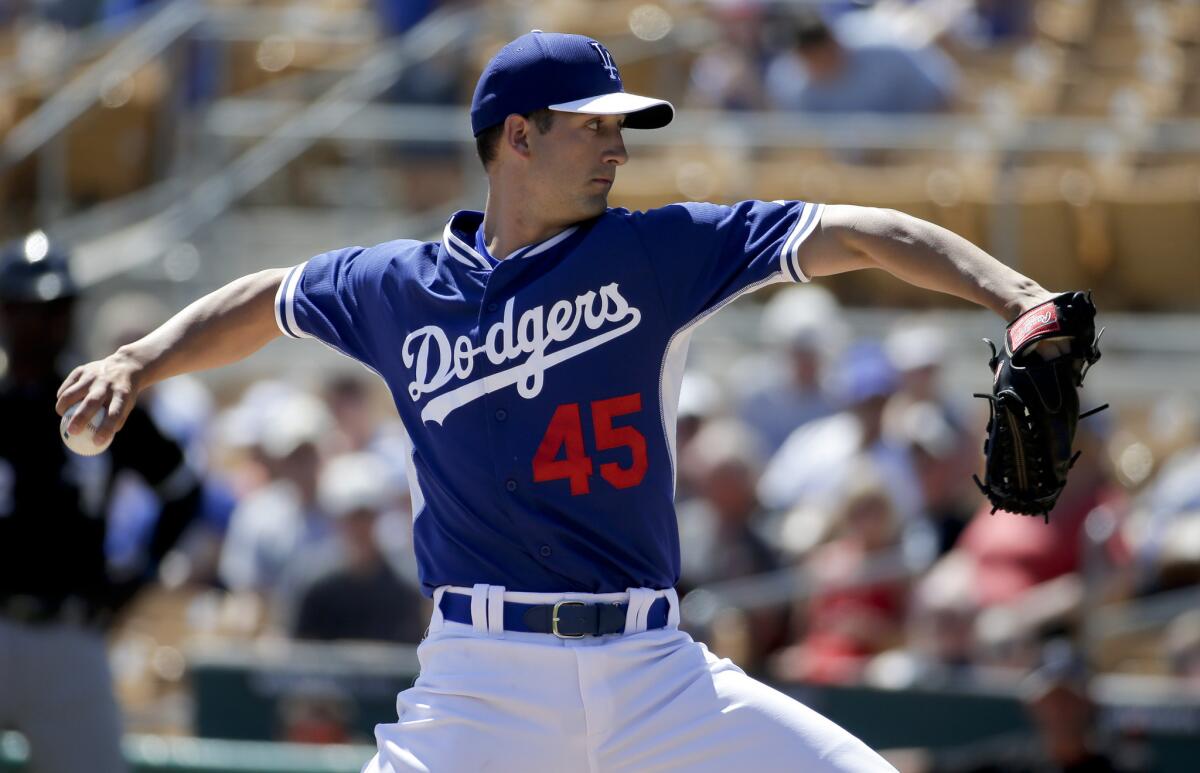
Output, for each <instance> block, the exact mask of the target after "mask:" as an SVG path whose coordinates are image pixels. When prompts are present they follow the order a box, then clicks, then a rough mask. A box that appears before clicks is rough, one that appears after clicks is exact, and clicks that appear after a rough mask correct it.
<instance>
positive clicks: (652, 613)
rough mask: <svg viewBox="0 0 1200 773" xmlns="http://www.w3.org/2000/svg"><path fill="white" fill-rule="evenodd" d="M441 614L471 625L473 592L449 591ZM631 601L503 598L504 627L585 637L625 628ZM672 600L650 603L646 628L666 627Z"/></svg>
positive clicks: (663, 597)
mask: <svg viewBox="0 0 1200 773" xmlns="http://www.w3.org/2000/svg"><path fill="white" fill-rule="evenodd" d="M439 608H440V609H441V610H442V616H443V617H444V618H445V619H447V620H450V621H451V622H455V623H463V624H465V625H471V596H469V595H466V594H463V593H454V592H452V591H447V592H445V593H443V594H442V601H441V603H440V604H439ZM628 611H629V604H627V603H625V602H614V603H612V604H605V603H598V604H589V603H587V602H583V601H571V600H569V599H568V600H566V601H559V602H557V603H555V604H521V603H518V602H516V601H506V602H504V630H506V631H524V632H525V633H552V634H554V635H555V636H557V637H558V638H560V639H582V638H583V637H584V636H604V635H606V634H612V633H624V632H625V616H626V614H627V613H628ZM669 611H670V602H669V601H668V600H667V598H666V597H665V596H662V597H660V598H657V599H655V600H654V602H653V603H652V604H650V610H649V613H648V614H647V615H646V629H647V630H651V629H656V628H666V627H667V616H668V612H669Z"/></svg>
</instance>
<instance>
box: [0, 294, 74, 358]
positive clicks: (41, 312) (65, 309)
mask: <svg viewBox="0 0 1200 773" xmlns="http://www.w3.org/2000/svg"><path fill="white" fill-rule="evenodd" d="M74 309H75V304H74V302H73V301H72V300H71V299H69V298H61V299H59V300H55V301H49V302H47V303H31V302H26V301H6V302H4V303H0V335H2V336H3V340H4V345H5V349H6V350H7V351H8V354H9V356H10V357H11V358H12V360H13V362H14V363H15V364H18V365H19V366H20V367H24V368H29V369H31V370H37V371H38V372H46V373H50V372H53V370H54V362H55V360H57V359H58V356H59V355H60V354H62V352H63V350H64V349H66V347H67V342H68V341H69V340H70V338H71V321H72V319H73V312H74Z"/></svg>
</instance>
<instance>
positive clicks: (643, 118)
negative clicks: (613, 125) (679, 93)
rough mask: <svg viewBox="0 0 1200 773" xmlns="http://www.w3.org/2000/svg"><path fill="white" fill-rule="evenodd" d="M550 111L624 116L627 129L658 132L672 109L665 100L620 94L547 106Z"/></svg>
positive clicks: (621, 92)
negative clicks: (656, 130)
mask: <svg viewBox="0 0 1200 773" xmlns="http://www.w3.org/2000/svg"><path fill="white" fill-rule="evenodd" d="M549 108H550V109H551V110H557V111H559V112H561V113H587V114H589V115H624V116H626V118H625V127H626V128H629V129H659V128H662V127H663V126H666V125H667V124H669V123H670V122H671V119H672V118H674V117H675V108H674V107H673V106H672V105H671V103H670V102H668V101H666V100H665V99H654V98H653V97H643V96H641V95H639V94H629V93H626V92H624V91H614V92H612V93H611V94H601V95H600V96H598V97H587V98H585V99H576V100H575V101H573V102H562V103H559V104H557V105H549Z"/></svg>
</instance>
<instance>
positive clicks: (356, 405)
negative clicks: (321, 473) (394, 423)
mask: <svg viewBox="0 0 1200 773" xmlns="http://www.w3.org/2000/svg"><path fill="white" fill-rule="evenodd" d="M325 401H326V403H327V404H328V405H329V410H330V412H331V413H332V414H333V419H334V421H335V422H337V426H338V429H339V430H340V432H341V434H342V436H343V438H342V439H343V445H344V446H345V448H346V450H348V451H357V450H361V449H362V448H365V447H366V446H367V444H368V443H369V442H370V440H371V437H372V435H374V433H375V423H374V421H373V420H372V417H371V404H370V402H371V401H370V393H369V392H368V390H367V386H366V384H364V383H363V382H362V381H360V380H359V379H356V378H350V377H344V378H338V379H335V380H334V381H332V382H331V383H330V384H329V386H328V387H327V388H326V390H325Z"/></svg>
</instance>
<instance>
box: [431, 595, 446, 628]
mask: <svg viewBox="0 0 1200 773" xmlns="http://www.w3.org/2000/svg"><path fill="white" fill-rule="evenodd" d="M444 595H446V586H445V585H439V586H438V587H436V588H434V589H433V617H431V618H429V632H430V633H433V632H435V631H440V630H442V628H444V627H445V625H446V616H445V615H443V614H442V596H444Z"/></svg>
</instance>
